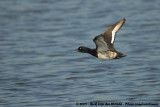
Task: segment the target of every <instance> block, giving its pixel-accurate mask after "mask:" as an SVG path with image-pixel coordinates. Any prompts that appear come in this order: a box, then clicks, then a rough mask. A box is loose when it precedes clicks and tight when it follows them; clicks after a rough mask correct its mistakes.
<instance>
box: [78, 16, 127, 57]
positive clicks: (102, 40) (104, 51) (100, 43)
mask: <svg viewBox="0 0 160 107" xmlns="http://www.w3.org/2000/svg"><path fill="white" fill-rule="evenodd" d="M125 21H126V19H125V18H123V19H121V20H120V21H118V22H116V23H115V24H113V25H111V26H110V27H109V28H108V29H107V30H106V31H105V32H104V33H102V34H100V35H98V36H96V37H95V38H94V39H93V42H94V43H95V45H96V48H95V49H91V48H88V47H85V46H80V47H78V49H77V50H76V51H78V52H81V53H88V54H91V55H93V56H95V57H97V58H99V59H102V60H112V59H120V58H122V57H125V56H126V55H125V54H123V53H121V52H119V51H117V50H116V49H115V48H114V42H115V38H116V33H117V32H118V31H119V30H120V29H121V27H122V26H123V24H124V23H125Z"/></svg>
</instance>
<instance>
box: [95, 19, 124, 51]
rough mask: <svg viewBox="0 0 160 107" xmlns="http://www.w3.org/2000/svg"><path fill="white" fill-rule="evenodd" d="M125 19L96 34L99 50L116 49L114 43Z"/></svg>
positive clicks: (97, 48)
mask: <svg viewBox="0 0 160 107" xmlns="http://www.w3.org/2000/svg"><path fill="white" fill-rule="evenodd" d="M124 22H125V19H122V20H120V21H119V22H117V23H116V24H114V25H112V26H111V27H110V28H109V29H108V30H107V31H106V32H104V34H101V35H98V36H96V37H95V38H94V39H93V41H94V43H95V44H96V50H97V51H107V50H111V51H116V49H115V48H114V46H113V44H114V41H115V37H116V33H117V32H118V30H119V29H120V28H121V27H122V25H123V24H124Z"/></svg>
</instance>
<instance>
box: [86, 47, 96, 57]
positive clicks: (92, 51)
mask: <svg viewBox="0 0 160 107" xmlns="http://www.w3.org/2000/svg"><path fill="white" fill-rule="evenodd" d="M87 53H89V54H91V55H93V56H95V57H97V52H96V49H90V48H88V52H87Z"/></svg>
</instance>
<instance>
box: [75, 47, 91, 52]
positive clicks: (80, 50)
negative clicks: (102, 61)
mask: <svg viewBox="0 0 160 107" xmlns="http://www.w3.org/2000/svg"><path fill="white" fill-rule="evenodd" d="M89 50H90V49H89V48H87V47H84V46H80V47H79V48H78V49H77V51H78V52H83V53H88V52H89Z"/></svg>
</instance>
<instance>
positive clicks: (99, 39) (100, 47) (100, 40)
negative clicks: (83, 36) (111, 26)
mask: <svg viewBox="0 0 160 107" xmlns="http://www.w3.org/2000/svg"><path fill="white" fill-rule="evenodd" d="M93 41H94V43H95V44H96V50H97V51H107V50H109V47H108V44H107V43H106V42H105V41H104V34H101V35H98V36H96V37H95V38H94V39H93Z"/></svg>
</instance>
